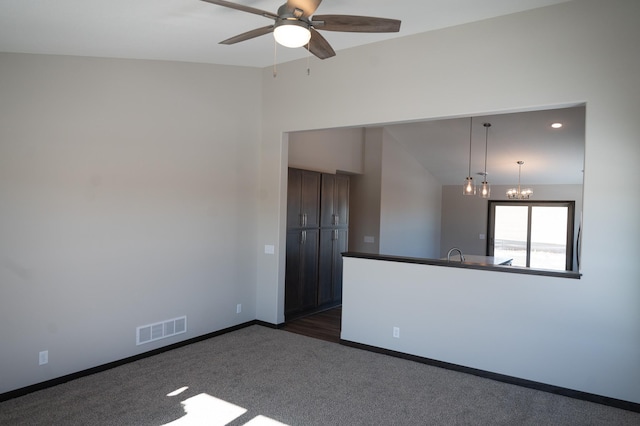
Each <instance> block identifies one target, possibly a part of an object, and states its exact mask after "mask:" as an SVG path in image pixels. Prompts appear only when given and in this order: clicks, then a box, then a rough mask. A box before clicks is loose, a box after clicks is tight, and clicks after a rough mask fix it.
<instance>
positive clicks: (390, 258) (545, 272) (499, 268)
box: [342, 252, 582, 279]
mask: <svg viewBox="0 0 640 426" xmlns="http://www.w3.org/2000/svg"><path fill="white" fill-rule="evenodd" d="M342 256H343V257H353V258H357V259H370V260H383V261H387V262H400V263H414V264H421V265H435V266H444V267H449V268H464V269H479V270H484V271H496V272H507V273H512V274H524V275H542V276H548V277H558V278H573V279H580V277H581V276H582V274H580V273H579V272H574V271H553V270H549V269H531V268H523V267H519V266H509V265H500V264H498V265H496V264H486V263H474V262H460V261H459V260H456V261H454V260H453V259H451V261H449V262H448V261H447V259H446V258H445V259H444V260H443V259H428V258H419V257H404V256H394V255H388V254H373V253H359V252H345V253H342ZM456 257H457V256H456ZM466 257H467V256H465V258H466ZM481 257H483V258H486V257H489V256H481Z"/></svg>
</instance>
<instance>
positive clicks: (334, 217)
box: [333, 214, 340, 225]
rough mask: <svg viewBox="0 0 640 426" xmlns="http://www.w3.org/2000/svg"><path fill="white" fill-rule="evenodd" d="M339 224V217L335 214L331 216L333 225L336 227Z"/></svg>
mask: <svg viewBox="0 0 640 426" xmlns="http://www.w3.org/2000/svg"><path fill="white" fill-rule="evenodd" d="M339 223H340V216H339V215H337V214H334V215H333V224H334V225H338V224H339Z"/></svg>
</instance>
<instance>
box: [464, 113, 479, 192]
mask: <svg viewBox="0 0 640 426" xmlns="http://www.w3.org/2000/svg"><path fill="white" fill-rule="evenodd" d="M472 131H473V117H470V118H469V174H468V175H467V178H466V179H465V180H464V185H463V186H462V194H463V195H476V185H475V182H474V181H473V177H471V134H472Z"/></svg>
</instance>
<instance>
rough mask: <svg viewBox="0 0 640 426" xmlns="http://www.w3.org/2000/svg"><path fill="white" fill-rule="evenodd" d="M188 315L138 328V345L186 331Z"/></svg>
mask: <svg viewBox="0 0 640 426" xmlns="http://www.w3.org/2000/svg"><path fill="white" fill-rule="evenodd" d="M186 331H187V317H186V316H184V317H180V318H174V319H170V320H167V321H162V322H157V323H155V324H149V325H143V326H140V327H138V328H137V329H136V345H142V344H143V343H149V342H153V341H154V340H160V339H164V338H165V337H171V336H175V335H176V334H180V333H186Z"/></svg>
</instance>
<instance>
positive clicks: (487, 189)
mask: <svg viewBox="0 0 640 426" xmlns="http://www.w3.org/2000/svg"><path fill="white" fill-rule="evenodd" d="M483 126H484V128H485V135H484V173H483V174H482V176H483V177H484V179H483V180H482V185H480V196H481V197H482V198H489V196H490V195H491V185H489V182H488V181H487V150H488V146H489V127H491V123H484V124H483Z"/></svg>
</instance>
